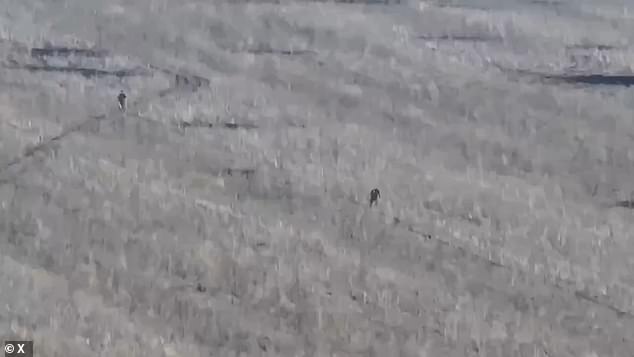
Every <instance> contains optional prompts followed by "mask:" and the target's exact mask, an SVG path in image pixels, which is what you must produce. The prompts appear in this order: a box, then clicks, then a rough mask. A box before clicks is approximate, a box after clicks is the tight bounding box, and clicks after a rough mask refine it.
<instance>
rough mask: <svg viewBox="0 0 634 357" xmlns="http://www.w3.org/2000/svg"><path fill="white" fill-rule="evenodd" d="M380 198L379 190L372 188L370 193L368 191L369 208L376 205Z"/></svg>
mask: <svg viewBox="0 0 634 357" xmlns="http://www.w3.org/2000/svg"><path fill="white" fill-rule="evenodd" d="M380 197H381V192H379V189H378V188H373V189H372V191H370V207H372V205H377V204H378V203H379V198H380Z"/></svg>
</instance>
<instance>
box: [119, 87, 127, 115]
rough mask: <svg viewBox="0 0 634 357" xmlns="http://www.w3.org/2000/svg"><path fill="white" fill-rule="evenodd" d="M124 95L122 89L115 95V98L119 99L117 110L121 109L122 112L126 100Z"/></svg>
mask: <svg viewBox="0 0 634 357" xmlns="http://www.w3.org/2000/svg"><path fill="white" fill-rule="evenodd" d="M126 98H127V97H126V95H125V93H123V91H121V92H119V95H118V96H117V100H118V101H119V110H121V111H122V112H125V101H126Z"/></svg>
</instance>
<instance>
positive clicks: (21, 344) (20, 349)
mask: <svg viewBox="0 0 634 357" xmlns="http://www.w3.org/2000/svg"><path fill="white" fill-rule="evenodd" d="M17 345H18V352H17V353H24V343H18V344H17Z"/></svg>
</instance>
